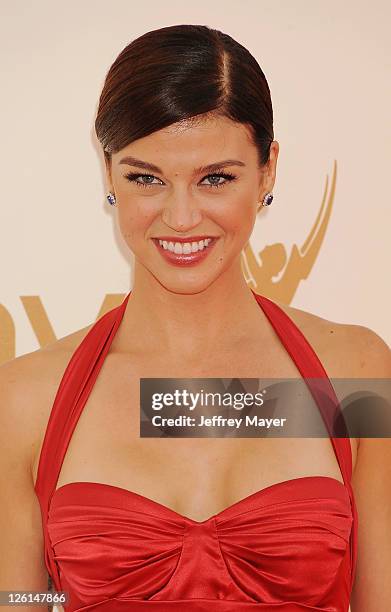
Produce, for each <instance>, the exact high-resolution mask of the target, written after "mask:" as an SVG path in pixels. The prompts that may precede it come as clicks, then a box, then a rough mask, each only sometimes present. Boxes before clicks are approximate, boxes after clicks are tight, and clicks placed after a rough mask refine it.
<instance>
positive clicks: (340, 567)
mask: <svg viewBox="0 0 391 612" xmlns="http://www.w3.org/2000/svg"><path fill="white" fill-rule="evenodd" d="M130 294H131V292H130V293H129V294H128V295H127V296H126V298H125V299H124V301H123V302H122V304H121V305H120V306H118V307H116V308H114V309H112V310H110V311H109V312H108V313H106V314H105V315H104V316H103V317H101V318H100V319H99V320H98V321H97V322H96V323H95V324H94V326H93V327H92V328H91V330H90V331H89V333H88V334H87V335H86V336H85V338H84V339H83V341H82V343H81V344H80V345H79V347H78V348H77V349H76V351H75V352H74V354H73V355H72V358H71V360H70V362H69V364H68V366H67V369H66V370H65V372H64V376H63V378H62V381H61V383H60V386H59V389H58V392H57V395H56V398H55V401H54V404H53V408H52V412H51V415H50V418H49V423H48V426H47V429H46V433H45V438H44V441H43V445H42V450H41V456H40V460H39V467H38V475H37V482H36V485H35V489H36V493H37V496H38V499H39V501H40V506H41V512H42V524H43V531H44V540H45V551H44V552H45V563H46V566H47V569H48V571H49V573H50V575H51V576H52V579H53V583H54V586H55V588H56V590H63V591H66V592H67V593H68V596H69V602H68V604H67V605H65V606H64V608H65V610H66V611H67V612H68V611H69V612H71V611H72V612H73V611H79V612H80V611H81V610H83V611H84V610H88V611H95V610H97V611H99V612H115V611H117V610H118V611H120V612H124V611H125V610H129V611H134V612H144V611H146V612H176V611H177V610H183V611H184V612H185V611H187V610H188V611H189V612H209V611H213V610H216V612H253V611H254V612H255V611H266V610H270V611H271V612H273V611H276V612H296V611H297V612H299V611H300V612H304V611H307V612H309V611H312V612H316V611H317V612H347V611H348V607H349V599H350V593H351V588H352V584H353V580H354V572H355V564H356V556H357V512H356V506H355V501H354V495H353V491H352V488H351V484H350V480H351V472H352V456H351V447H350V440H349V438H335V437H331V438H330V440H331V443H332V446H333V448H334V451H335V454H336V457H337V460H338V464H339V466H340V469H341V474H342V478H343V482H341V481H339V480H337V479H336V478H331V477H328V476H304V477H300V478H295V479H291V480H286V481H283V482H278V483H275V484H273V485H271V486H268V487H266V488H264V489H261V490H260V491H257V492H255V493H253V494H251V495H248V496H247V497H246V498H244V499H241V500H240V501H238V502H236V503H234V504H232V505H231V506H229V507H227V508H225V509H224V510H223V511H221V512H219V513H217V514H215V515H213V516H211V517H209V518H208V519H206V520H204V521H195V520H193V519H190V518H188V517H186V516H183V515H181V514H179V513H177V512H176V511H174V510H172V509H170V508H168V507H166V506H164V505H162V504H160V503H159V502H156V501H154V500H152V499H149V498H146V497H144V496H142V495H139V494H138V493H136V492H132V491H129V490H127V489H123V488H120V487H116V486H113V485H110V484H104V483H95V482H72V483H69V484H65V485H63V486H61V487H59V488H58V489H56V484H57V480H58V475H59V472H60V469H61V465H62V462H63V459H64V456H65V452H66V449H67V447H68V445H69V441H70V439H71V436H72V432H73V431H74V428H75V426H76V424H77V421H78V418H79V417H80V414H81V411H82V408H83V406H84V405H85V402H86V400H87V398H88V396H89V394H90V392H91V389H92V387H93V384H94V382H95V380H96V378H97V376H98V373H99V370H100V367H101V366H102V364H103V361H104V357H105V355H106V354H107V352H108V350H109V348H110V344H111V342H112V340H113V338H114V335H115V333H116V331H117V329H118V327H119V324H120V322H121V320H122V316H123V314H124V311H125V308H126V303H127V301H128V299H129V296H130ZM253 294H254V297H255V299H256V300H257V302H258V304H259V305H260V307H261V308H263V310H264V312H265V314H266V316H267V317H268V319H269V321H270V322H271V324H272V325H273V327H274V329H275V330H276V332H277V334H278V336H279V337H280V339H281V341H282V343H283V344H284V346H285V347H286V348H287V350H288V352H289V354H290V355H291V357H292V359H293V360H294V361H295V363H296V365H297V367H298V369H299V371H300V372H301V374H302V376H303V377H305V380H306V383H307V384H308V385H309V388H310V390H311V392H312V394H313V396H314V398H315V400H316V401H317V403H318V406H319V409H320V411H321V414H322V416H323V418H324V420H325V423H326V425H327V426H328V427H329V426H330V423H332V422H333V419H334V418H335V415H336V413H337V412H338V410H339V405H338V400H337V398H336V396H335V393H334V390H333V388H332V385H331V383H330V381H329V379H328V377H327V374H326V372H325V370H324V369H323V366H322V364H321V363H320V361H319V359H318V358H317V356H316V354H315V352H314V351H313V349H312V348H311V346H310V345H309V343H308V341H307V340H306V339H305V337H304V336H303V334H302V333H301V332H300V330H299V329H298V328H297V327H296V326H295V324H294V323H293V321H292V320H291V319H290V318H289V317H287V315H286V314H285V313H284V312H283V311H282V309H281V308H279V307H278V306H277V305H276V304H275V303H274V302H272V301H271V300H269V299H268V298H266V297H264V296H260V295H259V294H255V293H254V292H253ZM312 377H313V378H314V379H319V378H321V379H322V380H323V381H324V383H325V386H323V388H322V390H321V391H322V392H321V394H319V381H318V380H317V382H315V381H314V382H313V383H312V382H311V378H312ZM325 389H326V390H327V393H328V402H325V399H324V397H325V393H324V392H325Z"/></svg>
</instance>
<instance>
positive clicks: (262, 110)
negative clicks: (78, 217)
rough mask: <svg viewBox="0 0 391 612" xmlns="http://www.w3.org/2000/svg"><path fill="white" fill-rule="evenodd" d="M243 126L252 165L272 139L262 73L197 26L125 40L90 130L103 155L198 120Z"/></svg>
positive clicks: (240, 50)
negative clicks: (253, 148)
mask: <svg viewBox="0 0 391 612" xmlns="http://www.w3.org/2000/svg"><path fill="white" fill-rule="evenodd" d="M205 114H207V115H211V116H224V117H228V118H229V119H231V120H232V121H236V122H238V123H242V124H245V125H247V126H248V128H249V129H250V133H251V136H252V141H253V143H254V145H255V146H256V148H257V150H258V156H259V161H260V164H261V165H263V164H265V163H266V162H267V161H268V159H269V153H270V144H271V143H272V141H273V139H274V133H273V108H272V101H271V97H270V90H269V86H268V83H267V81H266V78H265V75H264V73H263V71H262V69H261V68H260V66H259V64H258V62H257V61H256V60H255V58H254V57H253V56H252V55H251V53H250V52H249V51H248V50H247V49H246V48H245V47H243V45H241V44H240V43H238V42H236V41H235V40H234V39H233V38H232V37H231V36H229V35H228V34H224V33H223V32H221V31H219V30H215V29H212V28H210V27H208V26H205V25H190V24H189V25H187V24H183V25H173V26H168V27H164V28H160V29H158V30H152V31H150V32H146V33H145V34H143V35H142V36H140V37H138V38H136V39H135V40H133V41H132V42H131V43H130V44H129V45H127V46H126V47H125V48H124V49H123V50H122V51H121V53H120V54H119V55H118V57H117V58H116V60H115V61H114V63H113V64H112V66H111V67H110V69H109V71H108V73H107V75H106V79H105V82H104V86H103V89H102V93H101V95H100V99H99V105H98V111H97V116H96V120H95V131H96V135H97V137H98V140H99V142H100V143H101V145H102V147H103V151H104V154H105V157H106V158H107V159H110V157H111V154H113V153H117V152H118V151H120V150H121V149H122V148H124V147H125V146H127V145H128V144H130V143H131V142H133V141H135V140H137V139H139V138H143V137H144V136H148V135H149V134H152V133H153V132H155V131H157V130H160V129H163V128H165V127H168V126H170V125H172V124H174V123H177V122H180V121H184V120H191V121H197V116H198V115H205Z"/></svg>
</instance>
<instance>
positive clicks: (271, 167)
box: [258, 140, 280, 202]
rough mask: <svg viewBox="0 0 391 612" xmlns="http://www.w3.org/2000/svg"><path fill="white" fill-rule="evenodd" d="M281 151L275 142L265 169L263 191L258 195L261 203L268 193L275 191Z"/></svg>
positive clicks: (274, 141) (271, 146) (272, 144)
mask: <svg viewBox="0 0 391 612" xmlns="http://www.w3.org/2000/svg"><path fill="white" fill-rule="evenodd" d="M279 151H280V145H279V143H278V142H277V140H273V142H272V143H271V145H270V153H269V160H268V161H267V163H266V164H265V165H264V167H263V173H262V189H261V191H260V192H259V194H258V200H259V202H262V201H263V198H264V197H265V195H266V194H267V193H268V192H270V193H271V192H272V191H273V187H274V183H275V180H276V169H277V159H278V154H279Z"/></svg>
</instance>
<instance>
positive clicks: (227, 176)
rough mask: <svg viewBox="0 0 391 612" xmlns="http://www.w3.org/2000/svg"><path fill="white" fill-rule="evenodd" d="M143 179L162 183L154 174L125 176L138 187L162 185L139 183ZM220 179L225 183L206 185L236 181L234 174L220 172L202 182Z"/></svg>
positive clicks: (216, 185)
mask: <svg viewBox="0 0 391 612" xmlns="http://www.w3.org/2000/svg"><path fill="white" fill-rule="evenodd" d="M140 177H142V178H143V179H144V178H145V179H152V180H153V179H157V180H158V181H160V179H158V178H157V177H156V176H154V175H153V174H145V173H141V174H140V173H139V174H137V173H135V172H129V173H128V174H126V175H125V178H126V179H127V180H128V181H129V182H130V183H135V184H136V185H137V186H138V187H154V186H155V185H159V184H161V183H153V182H151V181H145V182H144V180H142V181H141V182H140V181H138V180H137V179H138V178H140ZM211 177H212V178H218V179H221V178H223V179H224V182H222V183H221V182H220V183H211V184H209V185H206V186H207V187H214V188H216V187H224V186H225V185H226V184H227V183H230V182H231V181H235V180H236V176H235V175H234V174H231V173H230V172H218V173H213V174H208V175H207V176H205V177H204V178H203V179H202V180H203V181H204V180H205V179H210V178H211Z"/></svg>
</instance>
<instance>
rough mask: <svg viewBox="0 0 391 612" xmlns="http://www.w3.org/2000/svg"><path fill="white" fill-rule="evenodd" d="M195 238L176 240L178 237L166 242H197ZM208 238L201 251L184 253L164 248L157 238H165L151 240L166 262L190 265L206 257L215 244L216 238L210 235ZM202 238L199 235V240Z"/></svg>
mask: <svg viewBox="0 0 391 612" xmlns="http://www.w3.org/2000/svg"><path fill="white" fill-rule="evenodd" d="M196 238H197V237H193V239H192V240H190V239H189V238H187V239H186V240H178V238H176V239H175V240H170V241H167V242H174V243H175V242H197V240H196ZM204 238H205V237H204ZM210 238H212V240H211V242H210V243H209V244H208V246H206V247H204V248H203V249H202V251H197V252H196V253H186V254H185V253H173V252H172V251H169V250H168V249H164V248H163V247H162V246H161V245H160V244H159V240H166V238H153V242H154V243H155V245H156V247H157V249H158V251H159V253H160V254H161V255H162V257H163V258H164V259H165V261H167V262H168V263H170V264H173V265H176V266H192V265H195V264H198V263H200V262H201V261H203V260H204V259H205V258H206V257H208V255H209V253H210V252H211V251H212V249H213V248H214V245H215V244H216V242H217V240H218V238H216V237H212V236H210ZM202 239H203V238H202V236H201V237H200V238H199V240H202Z"/></svg>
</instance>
